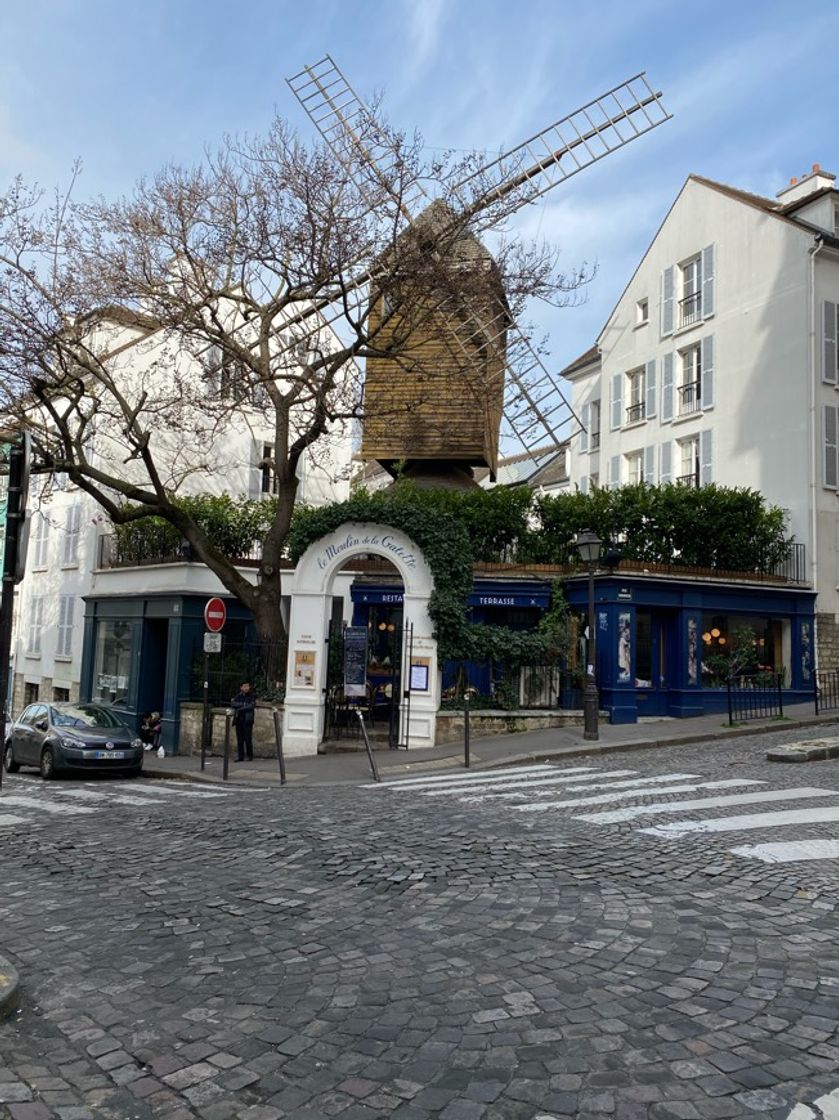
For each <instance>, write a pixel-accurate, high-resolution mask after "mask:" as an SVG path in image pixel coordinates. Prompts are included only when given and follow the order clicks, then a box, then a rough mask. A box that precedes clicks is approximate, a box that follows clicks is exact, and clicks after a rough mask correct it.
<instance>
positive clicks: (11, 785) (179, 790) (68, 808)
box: [0, 776, 265, 829]
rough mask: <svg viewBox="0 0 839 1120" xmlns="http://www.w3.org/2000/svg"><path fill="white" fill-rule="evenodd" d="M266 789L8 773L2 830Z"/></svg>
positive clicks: (0, 798) (1, 797) (0, 796)
mask: <svg viewBox="0 0 839 1120" xmlns="http://www.w3.org/2000/svg"><path fill="white" fill-rule="evenodd" d="M232 792H236V793H243V792H244V793H247V794H253V793H264V792H265V790H264V789H263V788H260V787H250V788H248V789H247V790H243V789H241V788H239V787H237V789H236V790H235V791H233V790H228V789H223V788H220V787H218V786H208V785H204V784H203V783H199V782H165V781H132V782H131V783H130V784H123V783H120V784H119V785H117V784H114V783H111V782H81V783H78V784H74V785H69V784H68V785H64V784H63V783H60V782H56V783H50V784H47V783H44V782H42V781H41V780H40V779H38V778H29V777H17V776H16V777H14V778H11V779H10V778H8V777H7V778H6V779H5V780H4V782H3V790H2V793H0V829H2V828H4V827H6V828H10V827H18V826H20V825H25V824H33V823H37V822H38V821H39V820H40V821H51V822H52V823H56V822H57V820H58V819H59V818H62V817H64V818H74V817H83V816H90V815H91V814H95V813H99V812H102V811H103V810H105V809H108V808H110V807H111V806H115V805H118V806H121V807H122V806H124V807H126V808H129V809H139V810H146V809H150V808H153V807H155V806H158V807H164V808H167V807H175V806H176V805H177V804H178V803H179V802H183V801H187V802H189V803H190V804H196V803H197V802H199V801H217V800H219V799H223V798H225V797H228V796H229V795H230V793H232Z"/></svg>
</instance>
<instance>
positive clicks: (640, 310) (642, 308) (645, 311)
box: [635, 299, 650, 327]
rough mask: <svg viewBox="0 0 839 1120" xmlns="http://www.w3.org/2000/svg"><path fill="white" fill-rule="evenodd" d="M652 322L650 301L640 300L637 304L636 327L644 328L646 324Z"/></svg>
mask: <svg viewBox="0 0 839 1120" xmlns="http://www.w3.org/2000/svg"><path fill="white" fill-rule="evenodd" d="M649 321H650V301H649V300H648V299H639V300H638V302H637V303H636V304H635V325H636V326H637V327H642V326H643V325H644V324H645V323H649Z"/></svg>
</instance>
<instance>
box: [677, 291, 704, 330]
mask: <svg viewBox="0 0 839 1120" xmlns="http://www.w3.org/2000/svg"><path fill="white" fill-rule="evenodd" d="M701 318H702V293H701V292H693V294H692V295H689V296H685V297H684V299H680V300H679V326H680V327H689V326H690V325H691V324H692V323H698V322H699V320H700V319H701Z"/></svg>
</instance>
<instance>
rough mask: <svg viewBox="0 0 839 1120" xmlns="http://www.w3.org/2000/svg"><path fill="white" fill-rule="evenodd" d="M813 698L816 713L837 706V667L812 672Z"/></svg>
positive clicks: (838, 676) (838, 695)
mask: <svg viewBox="0 0 839 1120" xmlns="http://www.w3.org/2000/svg"><path fill="white" fill-rule="evenodd" d="M813 699H814V700H815V702H816V715H818V714H819V712H826V711H829V710H830V709H832V708H839V669H817V670H816V672H815V673H813Z"/></svg>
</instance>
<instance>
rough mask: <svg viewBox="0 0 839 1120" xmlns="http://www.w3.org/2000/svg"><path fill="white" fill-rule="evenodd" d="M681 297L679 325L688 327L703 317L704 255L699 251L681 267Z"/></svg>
mask: <svg viewBox="0 0 839 1120" xmlns="http://www.w3.org/2000/svg"><path fill="white" fill-rule="evenodd" d="M679 278H680V281H681V293H682V294H681V299H680V300H679V326H680V327H688V326H690V324H691V323H697V322H699V320H700V319H701V318H702V257H701V255H700V254H699V253H697V255H696V256H695V257H691V259H690V260H689V261H685V263H684V264H683V265H680V267H679Z"/></svg>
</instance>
